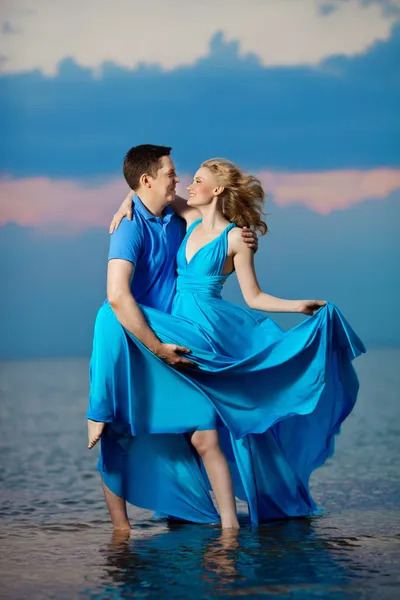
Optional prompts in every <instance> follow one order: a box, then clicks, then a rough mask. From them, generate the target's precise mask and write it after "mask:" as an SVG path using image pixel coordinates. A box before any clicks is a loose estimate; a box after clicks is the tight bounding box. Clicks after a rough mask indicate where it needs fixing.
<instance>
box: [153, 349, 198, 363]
mask: <svg viewBox="0 0 400 600" xmlns="http://www.w3.org/2000/svg"><path fill="white" fill-rule="evenodd" d="M178 352H182V353H183V354H189V353H190V350H189V349H188V348H184V347H183V346H177V345H176V344H161V345H160V346H159V347H158V348H157V349H156V351H155V354H156V355H157V356H158V357H159V358H161V359H162V360H164V361H165V362H166V363H167V364H169V365H171V366H172V367H180V366H182V365H191V366H195V364H194V363H193V362H191V361H190V360H188V359H187V358H183V357H182V356H180V354H178Z"/></svg>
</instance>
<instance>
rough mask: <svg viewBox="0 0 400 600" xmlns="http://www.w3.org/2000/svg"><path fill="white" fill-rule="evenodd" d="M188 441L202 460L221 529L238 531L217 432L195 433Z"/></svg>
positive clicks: (226, 466) (232, 494)
mask: <svg viewBox="0 0 400 600" xmlns="http://www.w3.org/2000/svg"><path fill="white" fill-rule="evenodd" d="M190 441H191V442H192V444H193V446H194V447H195V448H196V450H197V452H198V453H199V454H200V456H201V458H202V459H203V463H204V466H205V469H206V471H207V475H208V478H209V480H210V483H211V486H212V489H213V492H214V494H215V499H216V501H217V504H218V509H219V513H220V516H221V523H222V527H223V529H239V522H238V519H237V514H236V502H235V495H234V493H233V483H232V477H231V472H230V470H229V465H228V462H227V460H226V458H225V455H224V453H223V452H222V450H221V448H220V445H219V438H218V432H217V431H216V430H209V431H196V432H195V433H194V434H193V435H192V437H191V440H190Z"/></svg>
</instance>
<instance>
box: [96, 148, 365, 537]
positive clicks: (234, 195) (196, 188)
mask: <svg viewBox="0 0 400 600" xmlns="http://www.w3.org/2000/svg"><path fill="white" fill-rule="evenodd" d="M170 152H171V149H170V148H168V147H164V146H153V145H141V146H136V147H134V148H131V150H130V151H129V152H128V153H127V155H126V157H125V160H124V175H125V179H126V181H127V183H128V185H129V187H130V188H131V189H132V190H133V192H134V193H132V194H129V195H128V196H127V198H126V199H125V201H124V203H123V204H122V206H121V208H120V210H119V212H118V213H117V215H116V216H115V217H114V220H113V223H112V226H111V230H114V229H115V231H114V232H113V233H112V235H111V238H110V251H109V261H108V274H107V297H108V300H107V301H106V302H105V304H104V305H103V306H102V307H101V309H100V311H99V313H98V315H97V319H96V324H95V333H94V341H93V354H92V359H91V366H90V383H91V385H90V399H89V410H88V413H87V418H88V427H89V447H93V446H94V445H95V444H96V442H97V441H98V440H99V439H100V438H101V454H100V459H99V465H98V468H99V470H100V473H101V477H102V483H103V489H104V493H105V498H106V502H107V505H108V508H109V511H110V515H111V520H112V522H113V526H114V528H115V529H130V523H129V520H128V516H127V511H126V502H127V501H128V502H130V503H132V504H134V505H136V506H140V507H143V508H147V509H151V510H154V511H155V512H156V513H157V515H159V516H164V517H169V518H175V519H181V520H186V521H191V522H198V523H210V522H216V521H219V520H220V521H221V524H222V527H223V528H237V527H238V519H237V514H236V503H235V496H237V497H239V498H241V499H243V500H245V501H246V502H247V505H248V509H249V517H250V520H251V522H252V523H258V522H260V521H263V520H268V519H277V518H285V517H297V516H307V515H312V514H314V513H315V512H316V511H317V507H316V505H315V503H314V501H313V499H312V497H311V494H310V490H309V479H310V475H311V473H312V471H313V470H314V469H315V468H317V467H318V466H320V465H322V464H323V463H324V462H325V460H326V459H327V458H328V457H329V456H331V455H332V453H333V446H334V437H335V435H336V434H337V433H338V432H339V429H340V425H341V423H342V422H343V421H344V419H345V418H346V417H347V416H348V414H349V413H350V412H351V410H352V408H353V406H354V404H355V401H356V397H357V392H358V380H357V376H356V374H355V371H354V369H353V366H352V364H351V362H352V359H353V358H355V357H356V356H358V355H359V354H360V353H362V352H364V351H365V349H364V346H363V344H362V342H361V340H360V339H359V338H358V337H357V335H356V334H355V333H354V331H353V330H352V328H351V327H350V325H349V324H348V323H347V322H346V320H345V319H344V317H343V316H342V314H341V313H340V312H339V310H338V309H337V308H336V307H335V306H334V305H332V304H331V303H329V302H325V301H320V300H284V299H281V298H276V297H274V296H270V295H269V294H266V293H263V292H262V291H261V289H260V287H259V284H258V281H257V277H256V273H255V269H254V249H257V236H256V235H255V233H254V232H258V233H260V234H265V233H266V231H267V225H266V223H265V222H264V221H263V212H262V209H263V202H264V191H263V189H262V186H261V184H260V182H259V181H258V179H257V178H256V177H254V176H252V175H247V174H245V173H243V172H242V171H241V169H239V168H238V167H237V166H236V165H234V164H233V163H231V162H229V161H227V160H223V159H211V160H207V161H206V162H204V163H203V164H202V165H201V167H200V168H199V170H198V171H197V172H196V174H195V176H194V179H193V182H192V183H191V184H190V185H189V187H188V192H189V199H188V200H187V201H185V200H184V199H183V198H180V197H178V196H176V194H175V187H176V184H177V183H178V182H179V179H178V177H177V174H176V171H175V166H174V163H173V160H172V158H171V155H170ZM125 216H127V217H128V218H122V217H125ZM121 219H122V220H121ZM233 273H235V274H236V276H237V278H238V281H239V284H240V288H241V291H242V293H243V297H244V299H245V301H246V303H247V305H248V307H249V308H246V309H245V308H241V307H239V306H236V305H234V304H232V303H230V302H227V301H225V300H223V299H222V298H221V291H222V288H223V284H224V283H225V281H226V280H227V279H228V277H229V276H231V275H232V274H233ZM265 312H300V313H304V314H306V315H310V318H309V319H307V320H305V321H303V322H302V323H301V324H300V325H298V326H296V327H294V328H293V329H290V330H289V331H286V332H285V331H283V330H281V329H280V327H278V325H277V324H276V323H275V322H274V321H273V320H272V319H270V318H269V317H268V316H266V315H265V314H263V313H265ZM211 489H212V491H213V492H214V496H215V500H216V504H217V507H218V511H219V514H218V513H217V511H216V509H215V506H214V503H213V501H212V498H211V495H210V490H211Z"/></svg>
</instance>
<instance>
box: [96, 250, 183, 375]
mask: <svg viewBox="0 0 400 600" xmlns="http://www.w3.org/2000/svg"><path fill="white" fill-rule="evenodd" d="M133 272H134V266H133V264H132V263H131V262H129V261H127V260H122V259H112V260H109V262H108V271H107V297H108V301H109V303H110V305H111V307H112V309H113V311H114V313H115V316H116V317H117V319H118V321H119V322H120V323H121V325H122V326H123V327H124V328H125V329H126V330H127V331H129V333H131V334H132V335H134V336H135V337H136V338H137V339H138V340H139V341H141V342H142V344H144V345H145V346H146V347H147V348H148V349H149V350H151V352H153V353H154V354H156V355H157V356H158V357H159V358H162V359H163V360H165V361H166V362H167V363H168V364H170V365H173V366H179V365H183V364H186V365H188V364H189V365H190V364H192V363H191V361H189V360H187V359H186V358H183V357H182V356H180V355H179V354H178V352H183V353H185V354H187V353H189V352H190V350H188V349H187V348H183V347H182V346H176V345H175V344H163V343H162V342H161V341H160V340H159V339H158V337H157V336H156V335H155V333H154V331H153V330H152V329H151V328H150V327H149V326H148V324H147V322H146V319H145V318H144V316H143V313H142V311H141V310H140V308H139V306H138V305H137V303H136V300H135V299H134V297H133V296H132V293H131V290H130V281H131V278H132V275H133Z"/></svg>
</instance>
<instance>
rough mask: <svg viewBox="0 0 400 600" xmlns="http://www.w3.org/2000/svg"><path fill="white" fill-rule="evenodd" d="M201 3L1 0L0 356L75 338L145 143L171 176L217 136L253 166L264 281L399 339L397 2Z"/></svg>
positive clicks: (368, 334)
mask: <svg viewBox="0 0 400 600" xmlns="http://www.w3.org/2000/svg"><path fill="white" fill-rule="evenodd" d="M207 2H208V0H207ZM207 2H205V4H203V5H202V7H201V6H200V5H197V4H195V3H188V2H183V1H181V0H171V2H170V3H169V7H170V10H169V11H166V9H165V6H166V4H165V3H162V2H161V1H158V2H155V3H154V5H152V12H151V14H150V13H149V11H148V9H146V8H144V7H143V3H139V2H131V3H127V2H122V0H118V1H117V2H116V4H115V3H108V2H104V3H103V4H102V7H103V11H97V12H96V14H95V13H94V12H93V9H94V4H93V2H91V0H82V2H79V3H78V2H75V1H72V2H71V3H68V5H69V10H68V11H67V10H66V8H65V7H66V4H65V3H59V2H56V3H50V2H48V1H46V0H38V1H37V2H33V1H32V2H30V1H29V0H16V2H15V3H13V5H12V6H11V4H10V5H9V7H8V8H3V7H2V9H1V12H0V41H1V42H2V55H3V56H2V60H1V59H0V114H2V115H3V117H2V118H1V128H2V132H3V139H4V140H5V142H6V143H5V144H3V145H2V148H1V151H0V170H1V178H0V234H1V238H0V239H1V258H0V276H1V277H2V278H3V281H7V285H6V286H5V287H6V293H4V294H3V295H2V298H1V300H0V306H1V307H2V309H3V315H4V314H8V315H9V318H8V319H7V322H3V323H2V325H1V326H0V339H1V342H0V357H3V358H7V357H18V356H35V355H41V356H48V355H50V356H51V355H65V354H68V355H74V354H85V353H89V352H90V341H91V331H92V326H93V320H94V317H95V312H96V309H97V308H98V306H99V305H100V303H101V302H102V300H103V298H104V294H105V286H104V282H105V269H106V254H107V245H108V239H107V232H106V225H107V223H108V221H109V219H110V216H111V215H112V213H113V212H114V211H115V208H116V207H117V205H118V204H119V202H120V201H121V200H122V198H123V196H124V194H125V191H126V186H125V184H124V181H123V179H122V176H121V162H122V158H123V155H124V153H125V152H126V150H127V149H128V148H129V147H130V146H132V145H135V144H138V143H143V142H151V143H165V144H168V145H172V146H173V150H174V158H175V161H176V163H177V166H178V169H179V172H180V174H181V175H182V176H183V180H186V179H187V178H189V177H190V174H191V173H192V172H193V171H194V170H195V169H196V167H197V166H198V164H199V163H200V162H201V161H202V160H204V159H206V158H209V157H211V156H216V155H219V156H225V157H227V158H230V159H231V160H234V161H237V162H238V163H239V164H240V165H241V166H243V167H244V168H246V169H248V170H250V171H252V172H254V173H257V174H258V175H259V176H260V177H261V179H262V181H263V183H264V185H265V188H266V191H267V193H268V208H267V211H268V213H269V217H268V219H269V221H270V228H271V234H269V235H268V236H267V238H266V239H263V240H262V242H261V246H260V251H259V253H258V255H257V266H258V272H259V276H260V281H261V283H262V284H263V286H264V288H265V291H268V292H270V293H275V294H278V295H279V294H281V295H286V296H289V297H296V296H297V297H300V296H316V297H328V298H329V299H331V300H333V301H334V302H336V303H337V304H338V305H339V307H340V308H341V309H342V310H343V312H344V314H345V315H346V316H348V318H349V320H350V321H351V323H352V324H353V325H354V326H355V327H356V329H357V330H358V332H359V333H360V335H362V337H363V339H364V340H365V342H366V343H367V344H373V345H395V344H398V343H400V331H399V327H398V325H397V316H396V306H395V298H396V297H397V294H398V292H399V285H398V283H399V282H398V277H397V274H396V261H397V259H396V256H398V251H399V248H398V245H399V242H398V235H397V229H396V219H398V216H399V215H398V211H399V202H400V167H399V162H400V141H399V140H400V114H399V110H398V106H400V78H399V68H398V64H399V58H400V20H399V19H400V4H399V2H397V1H396V0H393V1H389V0H387V1H382V2H370V1H362V0H354V1H352V2H348V1H346V0H337V1H334V2H323V1H319V0H296V2H294V1H293V0H271V1H270V2H267V3H260V2H256V1H255V0H249V4H248V5H247V8H245V7H244V3H241V2H238V1H236V0H232V2H231V3H230V4H229V5H230V7H231V10H230V12H229V13H227V3H226V0H214V3H213V6H214V12H213V19H210V18H209V13H208V12H207V10H208V9H207V6H206V4H207ZM117 5H118V6H117ZM188 6H190V7H191V11H189V12H188ZM208 8H210V7H208ZM206 9H207V10H206ZM7 10H8V12H7ZM227 15H228V16H227ZM111 25H113V26H111ZM149 40H150V41H151V43H150V42H149ZM100 42H101V43H100ZM139 42H140V43H139ZM397 222H398V220H397ZM12 223H13V225H12ZM227 294H228V297H230V298H231V299H233V300H235V301H237V302H240V301H241V300H240V294H239V292H238V290H237V287H235V284H230V286H229V288H228V290H227ZM284 322H285V323H290V322H291V321H290V319H286V320H284Z"/></svg>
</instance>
